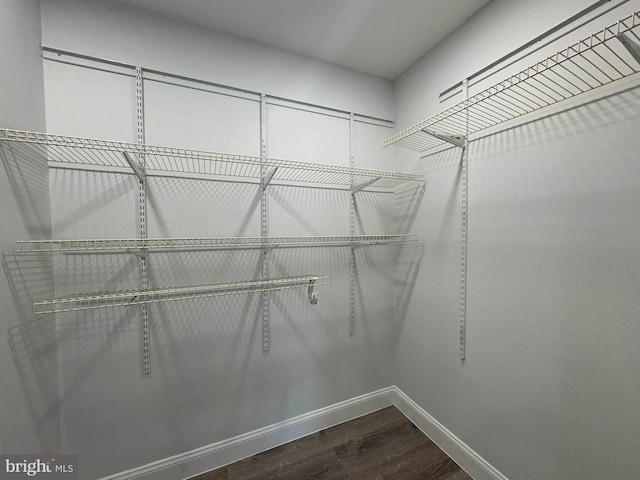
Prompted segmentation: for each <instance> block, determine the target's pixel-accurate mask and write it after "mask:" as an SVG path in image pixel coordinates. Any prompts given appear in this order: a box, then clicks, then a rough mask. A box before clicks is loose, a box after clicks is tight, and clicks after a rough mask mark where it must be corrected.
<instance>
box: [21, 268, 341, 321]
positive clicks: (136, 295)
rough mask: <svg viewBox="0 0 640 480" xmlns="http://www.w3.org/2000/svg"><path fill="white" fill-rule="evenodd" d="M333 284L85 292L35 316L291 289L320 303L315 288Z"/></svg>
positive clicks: (278, 281) (43, 305)
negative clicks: (303, 292) (303, 290)
mask: <svg viewBox="0 0 640 480" xmlns="http://www.w3.org/2000/svg"><path fill="white" fill-rule="evenodd" d="M329 283H331V281H330V278H329V277H327V276H319V275H307V276H301V277H289V278H273V279H269V280H251V281H243V282H232V283H216V284H211V285H194V286H187V287H167V288H150V289H147V290H121V291H116V292H100V293H83V294H78V295H76V296H71V297H65V298H55V299H52V300H43V301H40V302H35V303H34V304H33V313H34V314H36V315H38V314H43V313H59V312H72V311H77V310H91V309H96V308H107V307H124V306H128V305H145V304H149V303H158V302H170V301H175V300H187V299H194V298H204V297H217V296H222V295H239V294H244V293H253V292H271V291H275V290H284V289H289V288H308V289H309V300H310V302H311V303H313V304H315V303H317V297H316V294H315V293H314V291H313V288H314V287H315V286H317V285H327V284H329Z"/></svg>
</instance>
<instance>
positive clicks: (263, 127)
mask: <svg viewBox="0 0 640 480" xmlns="http://www.w3.org/2000/svg"><path fill="white" fill-rule="evenodd" d="M267 155H268V151H267V97H266V95H264V94H262V95H261V96H260V157H262V158H263V159H265V158H266V157H267ZM260 173H261V176H262V182H261V197H260V235H261V237H262V239H263V247H262V253H261V256H262V279H263V280H267V279H269V250H270V249H268V248H267V247H266V245H265V244H264V241H265V239H266V238H267V237H268V236H269V197H268V189H267V185H268V184H269V181H270V180H271V177H272V176H273V174H274V173H275V170H273V171H270V170H269V169H268V168H267V166H266V165H264V164H263V165H262V167H261V172H260ZM269 310H270V308H269V292H262V354H263V355H268V354H269V351H270V350H271V322H270V318H269V313H270V312H269Z"/></svg>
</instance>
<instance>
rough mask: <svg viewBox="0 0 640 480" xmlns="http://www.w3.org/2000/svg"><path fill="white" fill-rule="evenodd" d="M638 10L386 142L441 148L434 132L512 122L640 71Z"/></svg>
mask: <svg viewBox="0 0 640 480" xmlns="http://www.w3.org/2000/svg"><path fill="white" fill-rule="evenodd" d="M639 42H640V11H637V12H634V13H633V14H631V15H629V16H627V17H625V18H622V19H620V20H618V22H616V23H614V24H612V25H610V26H608V27H605V28H603V29H602V30H599V31H598V32H596V33H594V34H592V35H590V36H589V37H587V38H585V39H583V40H581V41H579V42H577V43H574V44H573V45H570V46H569V47H567V48H565V49H563V50H560V51H559V52H557V53H555V54H554V55H551V56H550V57H547V58H546V59H544V60H542V61H541V62H538V63H536V64H534V65H532V66H531V67H529V68H526V69H524V70H522V71H521V72H519V73H517V74H515V75H513V76H511V77H509V78H507V79H505V80H503V81H501V82H499V83H497V84H495V85H493V86H491V87H489V88H487V89H485V90H483V91H482V92H480V93H477V94H476V95H473V96H471V97H469V99H467V100H464V101H461V102H459V103H457V104H456V105H454V106H452V107H450V108H448V109H446V110H444V111H442V112H440V113H438V114H437V115H434V116H432V117H429V118H427V119H426V120H423V121H422V122H420V123H418V124H416V125H414V126H412V127H410V128H407V129H406V130H403V131H402V132H400V133H398V134H396V135H393V136H392V137H390V138H388V139H387V140H385V141H384V146H388V145H399V146H402V147H406V148H409V149H412V150H416V151H419V152H424V151H426V150H430V149H432V148H435V147H439V146H441V145H442V144H443V143H445V140H443V139H442V138H438V137H437V136H434V135H433V132H434V131H437V132H441V133H442V132H449V133H457V132H462V131H465V125H466V122H467V116H468V133H470V134H473V133H477V132H480V131H482V130H485V129H487V128H490V127H493V126H495V125H499V124H501V123H503V122H506V121H509V120H513V119H515V118H518V117H520V116H522V115H526V114H528V113H531V112H535V111H537V110H540V109H542V108H545V107H548V106H550V105H554V104H557V103H558V102H562V101H564V100H567V99H569V98H572V97H575V96H577V95H580V94H583V93H586V92H589V91H592V90H594V89H596V88H598V87H602V86H604V85H607V84H611V83H613V82H616V81H618V80H621V79H623V78H626V77H629V76H631V75H633V74H635V73H638V72H640V63H639V62H638V61H637V60H636V58H635V55H634V53H633V52H635V51H638V50H637V49H638V47H637V45H638V43H639Z"/></svg>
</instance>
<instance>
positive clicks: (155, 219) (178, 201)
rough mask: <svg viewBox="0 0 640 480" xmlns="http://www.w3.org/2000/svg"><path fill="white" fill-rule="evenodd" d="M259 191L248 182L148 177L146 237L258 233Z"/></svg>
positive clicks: (246, 234) (259, 189)
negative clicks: (147, 234)
mask: <svg viewBox="0 0 640 480" xmlns="http://www.w3.org/2000/svg"><path fill="white" fill-rule="evenodd" d="M261 193H262V189H261V187H260V185H259V184H256V183H252V182H236V183H232V182H228V181H219V180H212V179H193V178H177V177H176V178H169V177H162V176H150V177H148V181H147V202H148V207H147V215H148V233H149V236H150V237H152V238H153V237H175V236H178V237H181V236H187V237H191V236H204V237H207V236H260V228H259V226H260V199H261ZM176 230H178V231H176Z"/></svg>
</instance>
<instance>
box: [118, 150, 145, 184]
mask: <svg viewBox="0 0 640 480" xmlns="http://www.w3.org/2000/svg"><path fill="white" fill-rule="evenodd" d="M122 155H123V156H124V159H125V160H126V161H127V163H128V164H129V166H130V167H131V170H133V173H135V174H136V177H138V180H139V181H140V183H144V177H145V175H144V173H143V171H142V169H141V168H140V165H138V161H137V160H134V159H133V158H131V156H130V155H129V154H128V153H127V152H122Z"/></svg>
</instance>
